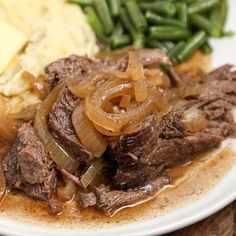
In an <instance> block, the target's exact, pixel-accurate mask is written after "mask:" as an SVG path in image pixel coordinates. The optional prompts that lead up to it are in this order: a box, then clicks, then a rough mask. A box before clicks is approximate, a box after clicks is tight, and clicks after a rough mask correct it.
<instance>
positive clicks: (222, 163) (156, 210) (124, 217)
mask: <svg viewBox="0 0 236 236" xmlns="http://www.w3.org/2000/svg"><path fill="white" fill-rule="evenodd" d="M210 65H211V63H210V57H209V56H203V55H202V53H201V52H196V53H195V54H194V55H193V56H192V57H191V58H190V60H189V61H188V62H186V63H184V64H182V65H179V66H176V70H177V71H178V72H184V71H186V70H189V69H191V68H194V67H195V68H196V66H197V67H200V68H202V69H203V70H204V71H205V72H209V70H210V68H211V66H210ZM234 164H236V153H234V152H233V151H232V150H231V149H230V148H229V147H226V148H223V149H221V150H213V151H210V152H208V153H206V154H204V155H202V156H200V157H198V158H197V159H195V160H194V162H193V163H188V165H185V166H181V167H176V168H173V169H171V170H170V171H169V172H168V175H169V176H170V178H171V179H172V186H169V187H167V188H165V189H164V190H162V191H161V192H159V193H158V194H157V196H156V198H155V199H153V200H151V201H149V202H147V203H144V204H142V205H139V206H136V207H134V208H127V209H125V210H123V211H121V212H119V213H118V214H116V215H115V216H114V217H112V218H110V217H106V216H104V214H102V213H100V212H99V211H98V210H96V209H94V208H89V209H80V207H79V205H78V204H77V203H76V201H75V200H73V201H72V202H70V203H67V204H65V206H64V212H63V214H62V215H60V216H51V215H49V214H48V212H47V207H48V205H47V203H46V202H42V201H36V200H32V199H30V198H28V197H26V196H24V195H23V194H22V193H16V192H11V193H9V194H7V195H6V197H5V199H4V201H2V202H1V206H0V218H3V219H4V218H7V219H11V220H15V221H19V222H21V223H22V222H23V223H27V224H33V225H37V226H44V227H47V226H49V227H53V228H61V227H62V225H63V227H64V228H73V229H75V228H80V229H83V228H84V229H96V228H101V227H111V226H115V225H121V224H126V223H132V222H134V221H137V220H143V219H151V218H155V217H158V216H162V215H164V214H166V213H168V212H170V211H173V210H174V209H176V208H179V207H181V206H183V204H184V205H186V204H188V203H190V202H193V201H195V200H197V199H199V198H200V197H202V196H204V194H206V193H207V192H208V191H209V190H210V189H212V188H213V187H214V186H215V184H217V183H218V182H219V180H220V179H222V178H223V177H224V176H225V174H226V173H227V172H228V171H229V170H230V169H231V167H232V166H233V165H234Z"/></svg>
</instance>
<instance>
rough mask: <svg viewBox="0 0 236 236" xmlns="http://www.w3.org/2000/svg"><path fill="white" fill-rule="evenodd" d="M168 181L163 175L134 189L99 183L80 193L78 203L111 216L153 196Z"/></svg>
mask: <svg viewBox="0 0 236 236" xmlns="http://www.w3.org/2000/svg"><path fill="white" fill-rule="evenodd" d="M169 183H170V181H169V178H168V177H164V176H163V177H160V178H158V179H156V180H155V181H152V182H151V183H149V184H147V185H146V186H144V187H142V188H139V189H136V190H133V189H129V190H127V191H119V190H112V189H111V188H110V186H105V185H100V186H99V187H97V188H95V189H94V192H91V193H80V198H79V199H80V204H81V206H82V207H88V206H96V207H98V208H99V209H100V210H102V211H103V212H104V213H105V214H106V215H108V216H113V215H114V214H116V213H117V212H118V211H120V210H122V209H124V208H127V207H130V206H134V205H137V204H141V203H143V202H146V201H148V200H150V199H152V198H154V197H155V195H156V193H157V192H158V191H159V190H160V189H162V188H163V187H164V186H166V185H168V184H169Z"/></svg>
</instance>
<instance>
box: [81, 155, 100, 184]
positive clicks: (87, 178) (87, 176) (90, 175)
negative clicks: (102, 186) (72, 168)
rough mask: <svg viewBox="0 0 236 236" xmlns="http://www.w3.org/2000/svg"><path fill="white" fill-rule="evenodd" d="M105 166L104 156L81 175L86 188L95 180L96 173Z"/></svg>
mask: <svg viewBox="0 0 236 236" xmlns="http://www.w3.org/2000/svg"><path fill="white" fill-rule="evenodd" d="M103 166H104V160H103V158H99V159H97V160H95V161H94V163H93V164H92V165H91V166H90V167H89V168H88V170H87V171H86V172H85V173H84V174H83V175H82V176H81V179H80V181H81V183H82V185H83V187H84V188H87V187H88V186H89V185H90V183H91V182H92V181H93V180H94V178H95V177H96V175H97V174H98V173H99V172H100V171H101V170H102V168H103Z"/></svg>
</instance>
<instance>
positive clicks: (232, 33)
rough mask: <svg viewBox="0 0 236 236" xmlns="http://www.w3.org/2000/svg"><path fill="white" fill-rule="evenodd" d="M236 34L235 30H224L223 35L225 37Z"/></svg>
mask: <svg viewBox="0 0 236 236" xmlns="http://www.w3.org/2000/svg"><path fill="white" fill-rule="evenodd" d="M234 35H235V32H234V31H223V33H222V36H223V37H232V36H234Z"/></svg>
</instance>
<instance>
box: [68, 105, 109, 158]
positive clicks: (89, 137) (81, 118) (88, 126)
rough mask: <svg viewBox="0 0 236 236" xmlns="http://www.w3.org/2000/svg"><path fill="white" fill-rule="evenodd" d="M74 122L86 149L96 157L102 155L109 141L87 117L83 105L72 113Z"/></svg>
mask: <svg viewBox="0 0 236 236" xmlns="http://www.w3.org/2000/svg"><path fill="white" fill-rule="evenodd" d="M72 123H73V126H74V128H75V131H76V134H77V136H78V138H79V140H80V142H81V143H82V145H83V146H84V147H85V149H87V150H88V151H90V152H91V153H92V154H93V155H94V156H95V157H100V156H101V155H102V154H103V153H104V152H105V150H106V147H107V141H106V139H105V138H104V137H102V135H101V134H100V133H99V132H98V131H97V130H96V129H95V127H94V126H93V124H92V122H91V121H90V120H89V119H88V118H87V117H86V115H85V114H84V109H83V106H82V105H80V106H78V107H76V108H75V110H74V112H73V114H72Z"/></svg>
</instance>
